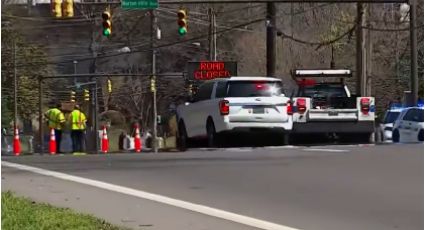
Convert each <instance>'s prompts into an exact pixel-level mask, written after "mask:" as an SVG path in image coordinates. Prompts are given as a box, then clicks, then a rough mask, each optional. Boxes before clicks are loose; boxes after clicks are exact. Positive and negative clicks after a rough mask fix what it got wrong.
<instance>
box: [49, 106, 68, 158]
mask: <svg viewBox="0 0 425 230" xmlns="http://www.w3.org/2000/svg"><path fill="white" fill-rule="evenodd" d="M60 107H61V104H60V103H53V106H52V108H50V109H49V110H47V111H46V112H45V113H44V116H45V117H46V119H47V121H48V125H49V130H50V129H54V130H55V139H56V151H57V153H61V151H60V146H61V141H62V130H63V128H64V124H65V115H64V114H63V112H62V111H61V110H60V109H59V108H60Z"/></svg>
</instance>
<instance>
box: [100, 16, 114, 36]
mask: <svg viewBox="0 0 425 230" xmlns="http://www.w3.org/2000/svg"><path fill="white" fill-rule="evenodd" d="M102 19H103V22H102V25H103V32H102V34H103V36H106V37H109V36H110V35H111V34H112V22H111V12H110V11H109V10H105V11H104V12H103V13H102Z"/></svg>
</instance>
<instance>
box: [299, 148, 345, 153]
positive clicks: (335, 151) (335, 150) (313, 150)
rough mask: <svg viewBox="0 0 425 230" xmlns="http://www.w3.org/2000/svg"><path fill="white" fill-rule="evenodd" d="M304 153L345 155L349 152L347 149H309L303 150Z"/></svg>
mask: <svg viewBox="0 0 425 230" xmlns="http://www.w3.org/2000/svg"><path fill="white" fill-rule="evenodd" d="M302 150H303V151H309V152H333V153H345V152H349V150H346V149H312V148H307V149H302Z"/></svg>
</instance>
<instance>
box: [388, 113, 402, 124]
mask: <svg viewBox="0 0 425 230" xmlns="http://www.w3.org/2000/svg"><path fill="white" fill-rule="evenodd" d="M398 115H400V112H388V113H387V115H386V116H385V119H384V124H388V123H393V122H394V121H395V120H396V119H397V117H398Z"/></svg>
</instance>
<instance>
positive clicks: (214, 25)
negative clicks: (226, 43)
mask: <svg viewBox="0 0 425 230" xmlns="http://www.w3.org/2000/svg"><path fill="white" fill-rule="evenodd" d="M212 18H213V20H212V22H213V49H214V61H217V21H216V15H215V12H214V10H213V12H212Z"/></svg>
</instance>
